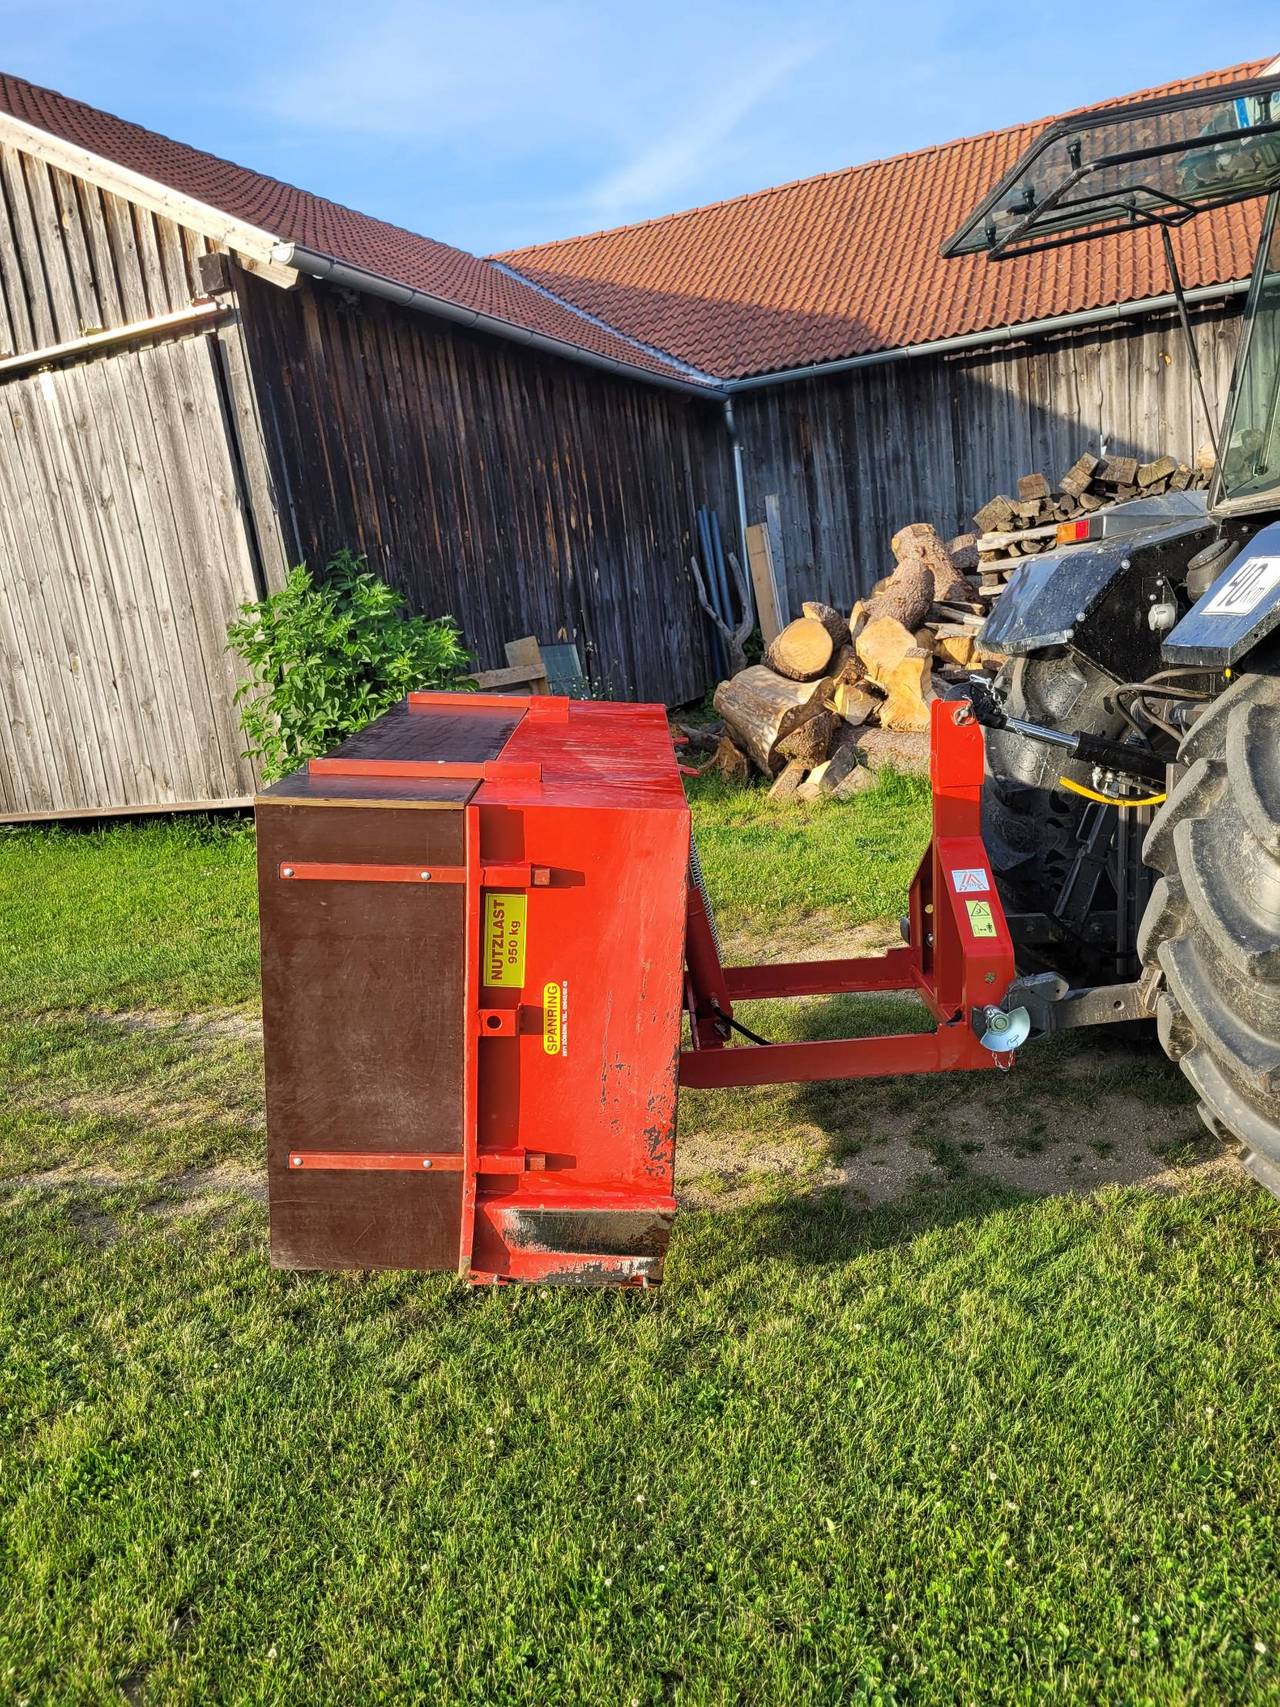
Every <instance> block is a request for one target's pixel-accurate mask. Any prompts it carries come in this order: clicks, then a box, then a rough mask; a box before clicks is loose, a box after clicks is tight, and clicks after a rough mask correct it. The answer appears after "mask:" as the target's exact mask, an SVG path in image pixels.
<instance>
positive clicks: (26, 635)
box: [0, 334, 257, 816]
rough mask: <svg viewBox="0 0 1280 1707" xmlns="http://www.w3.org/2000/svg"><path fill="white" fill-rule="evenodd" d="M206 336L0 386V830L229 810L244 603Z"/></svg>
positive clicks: (227, 460)
mask: <svg viewBox="0 0 1280 1707" xmlns="http://www.w3.org/2000/svg"><path fill="white" fill-rule="evenodd" d="M218 362H219V355H218V350H217V341H216V337H215V336H214V335H213V334H203V335H200V336H196V337H187V338H181V339H174V340H168V341H165V342H163V343H159V344H155V345H148V346H144V347H141V348H138V349H128V350H122V351H119V352H117V353H115V354H112V355H109V356H101V357H99V358H97V359H96V360H94V361H87V362H80V363H72V364H70V365H68V366H64V367H59V368H55V369H52V370H48V371H45V372H41V373H36V374H32V375H29V376H26V377H22V378H16V379H11V380H9V381H8V382H6V383H5V384H4V385H3V386H0V694H2V696H3V704H2V706H0V816H5V815H7V816H23V815H43V814H57V813H61V812H74V811H81V812H83V811H92V810H98V811H102V810H119V809H121V808H127V807H137V806H156V805H165V804H174V805H177V804H192V803H196V802H202V801H219V800H227V799H236V798H243V797H244V796H246V795H248V794H250V793H252V790H253V786H254V778H253V773H252V770H251V768H250V766H249V765H248V764H247V763H246V762H245V761H244V759H243V758H242V757H241V749H242V747H243V745H244V742H243V738H242V737H241V735H240V732H239V729H238V727H237V718H236V712H235V708H234V707H233V705H232V695H233V694H234V692H235V688H236V683H237V679H238V677H237V671H236V668H235V665H234V661H233V660H232V659H231V658H229V657H228V655H227V651H226V630H227V624H228V622H229V621H230V620H231V619H232V617H233V616H234V614H235V611H236V608H237V606H238V605H239V604H241V603H243V602H244V601H246V600H249V599H253V598H255V597H256V596H257V588H256V576H255V564H254V559H253V552H252V549H251V545H250V537H249V532H248V529H247V527H246V518H245V509H244V504H243V501H242V494H241V491H240V487H239V474H238V470H237V469H236V467H235V466H234V463H233V458H232V454H231V449H230V441H229V438H228V434H227V432H226V429H225V419H224V402H223V394H222V392H221V387H220V381H219V377H218Z"/></svg>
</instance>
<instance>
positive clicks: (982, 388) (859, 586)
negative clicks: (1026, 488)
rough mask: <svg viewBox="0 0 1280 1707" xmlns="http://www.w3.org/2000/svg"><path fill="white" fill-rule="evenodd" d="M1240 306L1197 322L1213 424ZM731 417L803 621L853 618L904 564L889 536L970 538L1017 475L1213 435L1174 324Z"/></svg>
mask: <svg viewBox="0 0 1280 1707" xmlns="http://www.w3.org/2000/svg"><path fill="white" fill-rule="evenodd" d="M1238 303H1239V299H1238V298H1237V299H1235V300H1234V304H1233V305H1232V306H1228V307H1221V308H1218V309H1215V310H1212V311H1205V310H1201V311H1199V312H1198V313H1197V314H1196V316H1195V329H1196V341H1197V347H1198V349H1199V351H1200V360H1201V364H1202V366H1203V368H1204V374H1205V385H1206V389H1207V391H1208V393H1209V398H1210V402H1211V404H1212V405H1213V408H1214V410H1215V416H1216V414H1217V412H1218V411H1220V409H1221V407H1222V405H1223V403H1224V401H1225V398H1226V393H1227V386H1228V382H1229V379H1230V372H1231V361H1232V357H1233V355H1234V353H1235V346H1236V341H1237V337H1238V334H1239V327H1240V310H1239V306H1238ZM734 411H735V414H736V416H737V419H738V424H739V429H740V431H741V434H742V440H743V445H744V450H745V466H746V483H747V512H748V520H749V521H752V522H756V521H763V520H764V519H765V498H766V496H767V494H769V493H772V492H776V493H777V494H778V496H779V499H780V508H781V517H782V529H783V545H784V549H785V555H786V567H787V578H788V583H789V587H790V591H791V601H792V605H793V608H794V607H797V606H798V604H799V600H800V599H802V598H810V597H817V598H822V599H829V600H831V601H832V602H833V603H836V604H840V605H847V604H848V603H849V602H850V601H851V600H852V599H854V598H856V597H857V596H858V595H859V594H861V593H864V592H865V591H866V590H867V589H868V588H869V587H870V586H871V584H872V583H873V582H874V581H876V580H878V579H879V577H880V576H881V575H883V574H884V573H885V572H886V571H887V569H888V568H890V567H892V557H891V555H890V552H889V539H890V537H891V536H892V534H893V533H895V532H896V531H897V529H898V528H900V527H902V526H903V525H904V524H905V523H907V522H914V521H932V522H934V523H935V524H936V525H937V526H938V527H939V528H940V529H942V530H943V532H944V533H946V532H950V533H959V532H961V531H963V530H964V529H966V528H967V527H968V526H969V521H970V517H971V516H972V514H973V511H974V510H975V509H976V508H977V507H978V506H979V505H980V504H982V503H983V502H984V501H985V500H986V499H987V498H989V497H991V495H992V494H993V493H995V492H1008V491H1009V490H1011V488H1012V486H1013V483H1014V481H1015V480H1016V478H1017V476H1018V475H1019V474H1027V473H1030V472H1032V471H1034V470H1039V471H1040V472H1042V473H1044V474H1046V475H1047V476H1048V477H1049V478H1050V480H1053V479H1055V478H1056V477H1057V476H1058V475H1059V474H1061V473H1062V472H1063V470H1064V469H1066V468H1068V467H1069V466H1070V465H1071V463H1072V462H1074V461H1075V459H1076V457H1077V456H1078V455H1079V454H1080V452H1081V451H1082V450H1085V449H1090V450H1093V451H1095V452H1096V451H1097V450H1098V447H1099V444H1100V442H1101V440H1102V439H1103V438H1104V437H1105V438H1106V439H1107V441H1108V444H1109V446H1110V449H1111V450H1112V451H1113V452H1115V453H1116V454H1117V455H1129V456H1140V457H1142V458H1144V459H1147V458H1151V457H1154V456H1158V455H1162V454H1164V453H1165V452H1168V453H1170V454H1172V455H1175V456H1179V457H1183V458H1190V457H1191V456H1192V455H1193V454H1194V452H1195V450H1196V448H1197V446H1199V445H1201V444H1203V443H1204V442H1205V440H1206V439H1208V438H1209V437H1210V428H1209V424H1208V423H1207V422H1206V421H1205V417H1204V410H1203V407H1202V406H1201V403H1200V399H1199V395H1198V393H1197V391H1196V388H1195V381H1194V378H1193V376H1192V373H1191V370H1190V362H1189V360H1188V356H1187V352H1186V349H1185V347H1184V345H1183V341H1182V337H1181V333H1180V331H1179V329H1178V325H1177V322H1176V320H1174V319H1173V318H1172V317H1163V316H1162V317H1160V318H1151V319H1146V320H1137V321H1133V322H1131V323H1128V324H1125V325H1122V326H1117V327H1115V328H1114V329H1101V330H1100V329H1099V328H1096V327H1094V328H1090V329H1087V330H1084V331H1081V332H1079V333H1076V334H1074V335H1072V336H1070V337H1058V338H1053V339H1044V340H1041V341H1038V342H1035V343H1028V344H1022V345H1017V346H1011V347H1009V348H1007V349H1001V350H995V351H989V350H988V351H980V352H975V353H973V354H969V355H957V356H951V357H947V358H942V359H934V360H929V359H925V358H920V359H916V360H911V361H903V362H893V363H887V364H886V365H884V366H882V367H881V366H876V367H865V368H855V369H851V370H849V371H848V372H846V373H843V374H834V375H832V376H831V377H829V378H826V379H812V380H806V381H802V382H798V383H796V384H792V385H784V386H778V387H775V388H773V389H770V390H764V391H757V392H746V393H740V394H739V396H738V397H737V398H736V399H735V403H734ZM1215 425H1216V420H1215Z"/></svg>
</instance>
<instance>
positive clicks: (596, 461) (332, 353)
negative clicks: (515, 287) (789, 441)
mask: <svg viewBox="0 0 1280 1707" xmlns="http://www.w3.org/2000/svg"><path fill="white" fill-rule="evenodd" d="M241 305H242V312H243V315H244V319H245V328H246V335H247V338H248V345H249V352H250V361H251V365H252V369H253V373H254V376H255V379H256V382H257V387H258V405H259V409H260V412H261V415H262V418H263V423H264V428H265V431H266V435H267V446H268V451H269V454H270V457H271V460H272V465H273V472H274V477H275V482H276V488H277V491H278V493H279V496H280V501H281V507H282V513H283V519H284V524H285V529H286V538H287V539H288V540H289V542H290V546H291V551H292V555H293V556H294V558H295V559H296V560H298V561H306V562H308V563H310V564H311V565H312V566H313V567H316V566H319V565H321V564H323V562H324V561H325V560H326V558H328V557H329V556H330V555H332V553H333V552H335V551H337V550H338V549H340V548H342V547H344V546H349V547H351V548H352V549H353V550H356V551H359V552H363V553H365V554H367V556H368V558H369V561H370V562H371V563H372V564H373V565H374V566H375V567H377V568H378V569H379V571H380V572H382V573H384V574H385V575H386V576H387V577H388V579H389V580H391V581H392V582H393V583H394V584H395V585H397V586H398V587H400V588H401V589H403V590H404V591H405V593H406V594H407V595H408V597H409V599H410V601H411V603H412V605H413V606H414V607H415V608H416V609H418V610H421V611H424V612H426V613H427V614H429V615H444V614H449V615H452V616H454V617H455V618H456V619H457V621H458V622H459V623H460V625H461V627H462V629H463V631H464V633H465V635H466V639H467V644H468V646H469V647H470V648H471V650H472V651H473V652H474V653H475V654H476V656H477V657H478V660H479V663H480V665H481V667H484V668H490V667H494V666H499V665H501V664H503V663H505V661H506V660H505V657H504V655H503V643H504V641H507V640H510V639H514V638H516V637H517V636H519V635H522V634H534V635H536V636H537V638H538V639H539V640H542V641H555V640H569V641H574V642H576V643H577V645H578V648H579V653H580V655H581V657H582V661H583V663H584V665H585V666H586V668H587V670H588V672H589V674H590V676H591V679H592V681H593V683H594V684H595V686H596V688H597V690H598V691H599V692H601V693H602V694H609V695H616V696H619V697H638V698H642V699H652V700H662V701H666V702H667V703H672V704H674V703H677V702H679V701H681V700H686V699H690V698H693V697H695V696H697V695H699V694H701V693H702V692H703V690H704V688H705V686H706V683H707V681H708V678H709V673H710V667H711V666H710V660H709V654H708V650H707V636H706V628H705V618H703V616H702V615H701V613H700V612H699V610H698V608H697V605H696V602H695V599H694V594H693V590H692V586H691V584H690V579H689V573H688V569H687V563H688V559H689V556H690V554H691V552H692V551H693V549H694V543H693V542H694V535H695V519H694V518H695V513H696V511H697V508H698V506H699V504H701V503H704V502H707V503H710V504H711V505H713V506H714V507H716V508H717V509H718V510H719V513H720V521H721V526H722V528H723V529H724V530H725V535H726V545H727V546H731V545H732V543H733V538H732V533H733V531H736V530H734V529H733V520H734V509H733V485H732V475H731V466H730V459H729V452H728V444H727V440H726V436H725V433H724V430H723V426H722V424H721V420H720V415H719V410H718V408H717V406H716V405H714V404H712V403H707V404H704V403H701V402H700V401H699V400H697V399H687V400H686V399H685V398H683V397H681V396H680V395H678V394H676V393H671V392H667V391H662V390H658V389H656V388H655V387H653V386H649V385H644V384H641V383H635V384H632V383H629V382H628V381H626V380H624V379H613V378H611V377H610V376H609V375H607V374H604V373H594V372H592V371H591V370H590V369H589V368H584V367H581V366H577V365H574V364H573V363H570V362H564V361H558V360H556V359H554V358H549V357H543V356H540V355H538V354H536V353H534V352H532V351H525V350H521V349H519V348H517V347H513V346H511V345H508V344H506V343H504V342H502V341H501V340H497V339H492V338H485V337H481V336H478V335H472V334H470V333H467V332H465V331H463V330H460V329H458V328H454V327H452V326H449V325H447V324H445V323H444V322H441V321H438V320H433V319H431V318H430V317H428V316H426V315H423V314H417V313H413V312H410V311H406V310H402V309H398V308H394V307H391V306H388V305H385V304H382V303H380V302H377V301H375V300H372V299H370V298H367V297H366V298H361V299H359V300H358V301H349V300H347V301H344V300H343V299H342V298H340V297H339V296H338V295H337V294H336V293H334V292H332V291H326V290H324V289H321V288H313V287H304V288H303V289H301V290H299V291H296V292H290V293H288V294H286V293H283V292H280V291H276V290H272V289H271V288H270V287H269V286H267V285H264V284H263V283H261V282H260V281H259V280H256V279H253V278H249V277H246V278H244V279H243V281H242V288H241Z"/></svg>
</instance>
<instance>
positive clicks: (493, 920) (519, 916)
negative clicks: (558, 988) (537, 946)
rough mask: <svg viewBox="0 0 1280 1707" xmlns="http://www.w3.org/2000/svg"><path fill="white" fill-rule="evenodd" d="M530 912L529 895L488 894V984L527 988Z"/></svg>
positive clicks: (485, 951) (485, 949) (484, 945)
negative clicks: (525, 951)
mask: <svg viewBox="0 0 1280 1707" xmlns="http://www.w3.org/2000/svg"><path fill="white" fill-rule="evenodd" d="M528 913H529V898H528V896H527V895H498V894H492V895H486V896H485V898H484V941H483V943H482V944H481V953H482V954H483V955H484V982H485V983H486V984H497V985H504V986H505V987H506V988H508V989H515V990H522V989H523V988H524V938H525V924H526V920H527V918H528Z"/></svg>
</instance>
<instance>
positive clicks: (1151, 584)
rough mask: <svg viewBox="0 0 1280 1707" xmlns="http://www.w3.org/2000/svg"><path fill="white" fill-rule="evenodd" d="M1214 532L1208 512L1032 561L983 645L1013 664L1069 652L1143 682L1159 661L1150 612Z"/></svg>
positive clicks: (1018, 574) (1007, 594)
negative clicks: (1050, 652)
mask: <svg viewBox="0 0 1280 1707" xmlns="http://www.w3.org/2000/svg"><path fill="white" fill-rule="evenodd" d="M1214 532H1215V528H1214V524H1213V523H1212V522H1211V521H1210V520H1209V519H1208V517H1207V515H1205V514H1204V513H1203V512H1201V513H1200V514H1198V515H1191V516H1182V517H1178V518H1176V519H1173V520H1169V521H1164V522H1160V523H1158V524H1155V525H1153V526H1151V527H1145V528H1139V529H1136V530H1135V531H1134V532H1132V533H1126V534H1122V535H1119V536H1117V537H1115V538H1111V539H1100V540H1097V541H1093V542H1090V543H1089V544H1082V545H1072V546H1066V547H1064V548H1063V549H1062V550H1060V551H1055V552H1051V553H1046V555H1045V556H1043V557H1029V558H1026V559H1024V560H1023V561H1022V562H1020V563H1019V564H1018V567H1017V568H1016V569H1015V570H1014V572H1013V574H1012V576H1011V577H1010V579H1009V582H1008V584H1007V586H1006V587H1005V589H1004V591H1003V592H1002V593H1001V594H1000V597H999V598H998V599H997V600H996V604H995V608H994V609H993V611H992V613H991V615H990V616H989V617H988V618H987V621H986V625H985V627H984V628H983V630H982V640H983V644H984V645H985V646H989V647H990V648H991V649H992V650H993V651H996V652H1004V653H1007V654H1008V655H1009V656H1010V657H1013V658H1021V657H1026V656H1028V655H1029V654H1030V653H1033V652H1043V651H1045V650H1047V649H1048V648H1050V647H1055V646H1070V647H1071V648H1072V650H1073V651H1076V652H1079V653H1080V654H1081V655H1082V656H1083V657H1085V658H1087V659H1089V660H1090V662H1092V663H1093V664H1095V665H1096V666H1097V667H1098V668H1099V669H1101V670H1104V671H1105V672H1106V673H1107V674H1108V675H1109V676H1112V677H1114V678H1115V680H1117V681H1122V682H1133V681H1142V680H1143V679H1144V678H1145V677H1146V676H1148V675H1150V674H1151V672H1152V671H1153V670H1155V669H1157V668H1159V663H1160V636H1159V634H1157V633H1155V632H1153V630H1152V628H1151V625H1150V622H1149V621H1148V619H1147V612H1148V610H1149V609H1150V607H1151V605H1152V604H1154V603H1157V602H1158V601H1160V600H1162V599H1166V598H1168V597H1169V594H1170V590H1171V588H1172V587H1180V586H1181V585H1182V582H1183V580H1184V578H1185V575H1186V568H1187V564H1188V563H1189V561H1190V560H1191V558H1192V557H1193V556H1194V555H1195V554H1196V552H1197V551H1199V550H1200V549H1201V548H1202V547H1203V546H1205V545H1206V544H1208V542H1209V541H1210V540H1211V539H1212V538H1213V536H1214Z"/></svg>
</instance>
